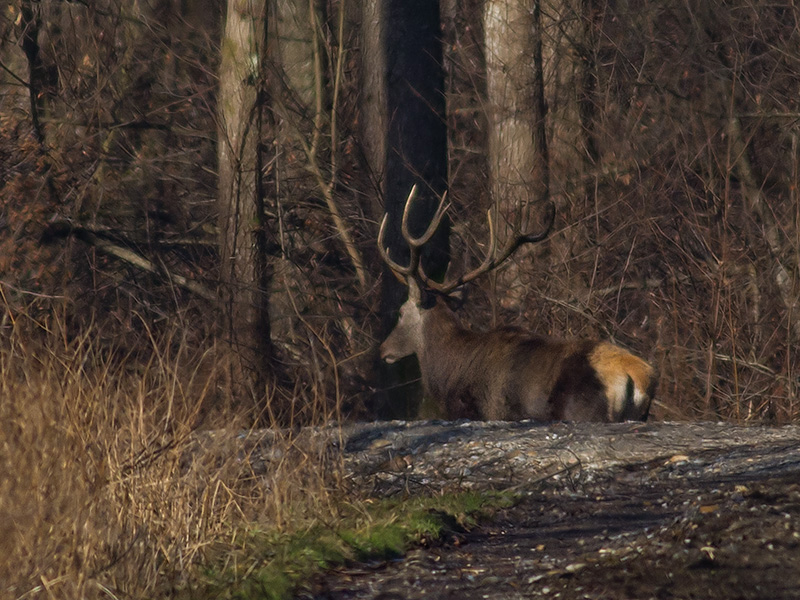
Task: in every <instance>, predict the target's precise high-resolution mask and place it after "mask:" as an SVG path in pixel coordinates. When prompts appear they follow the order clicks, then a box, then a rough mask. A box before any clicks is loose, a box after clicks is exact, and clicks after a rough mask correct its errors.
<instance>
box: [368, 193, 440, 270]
mask: <svg viewBox="0 0 800 600" xmlns="http://www.w3.org/2000/svg"><path fill="white" fill-rule="evenodd" d="M416 197H417V186H416V184H414V186H413V187H412V188H411V191H410V192H409V194H408V198H406V203H405V207H404V208H403V218H402V221H401V223H400V232H401V233H402V235H403V239H404V240H405V241H406V244H408V251H409V259H408V265H407V266H405V267H404V266H402V265H400V264H398V263H396V262H395V261H393V260H392V259H391V258H390V257H389V249H388V248H387V247H386V245H385V243H384V236H385V235H386V222H387V219H388V215H384V216H383V220H382V221H381V227H380V230H379V231H378V251H379V252H380V255H381V258H383V260H384V262H386V264H387V265H388V267H389V268H390V269H391V270H392V271H394V273H395V275H398V276H402V277H403V278H405V279H408V277H409V276H411V277H416V276H417V270H418V269H419V259H420V249H421V248H422V246H424V245H425V244H426V243H428V241H430V239H431V237H433V234H434V233H435V232H436V229H437V228H438V227H439V224H440V223H441V221H442V217H444V213H445V212H447V209H448V208H449V206H450V205H449V204H446V203H445V198H446V197H447V192H445V193H444V194H443V195H442V199H441V200H440V202H439V206H438V208H437V209H436V213H435V214H434V215H433V218H432V219H431V222H430V224H429V225H428V228H427V229H426V230H425V232H424V233H423V234H422V235H421V236H419V237H414V236H412V235H411V233H410V232H409V230H408V219H409V213H410V212H411V205H412V204H413V203H414V200H415V199H416ZM422 278H423V279H424V278H425V275H424V274H422Z"/></svg>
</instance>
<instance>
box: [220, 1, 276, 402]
mask: <svg viewBox="0 0 800 600" xmlns="http://www.w3.org/2000/svg"><path fill="white" fill-rule="evenodd" d="M264 24H265V0H229V1H228V8H227V18H226V22H225V27H224V31H223V37H222V45H221V51H222V57H221V58H222V60H221V63H220V78H219V82H220V83H219V86H220V87H219V109H218V110H219V127H220V129H219V142H218V144H219V150H218V151H219V199H218V202H219V231H220V233H219V236H220V237H219V248H220V261H221V262H220V278H221V284H222V287H221V296H222V298H221V299H222V302H223V305H224V319H225V329H226V335H227V336H228V340H229V342H230V344H231V347H232V349H233V350H234V352H235V355H236V357H237V358H238V364H239V366H240V367H241V372H242V373H243V374H246V375H247V377H245V378H244V379H242V378H241V377H237V378H236V379H235V380H238V381H240V382H243V383H244V382H245V381H246V382H247V383H249V384H250V385H251V387H250V390H248V391H249V392H250V394H251V395H252V396H253V397H254V398H255V399H256V400H258V399H261V398H263V397H264V395H265V392H266V390H265V387H264V386H265V384H267V383H268V381H269V379H270V355H271V352H270V350H271V345H270V320H269V311H268V295H267V293H266V289H267V283H268V280H269V271H268V261H267V257H266V256H265V253H264V248H263V235H264V231H263V229H262V220H263V206H262V202H263V201H262V198H261V189H260V185H259V160H258V154H257V151H258V142H259V136H260V120H261V119H260V111H259V107H258V102H259V93H258V90H259V82H260V81H261V63H262V56H263V46H264Z"/></svg>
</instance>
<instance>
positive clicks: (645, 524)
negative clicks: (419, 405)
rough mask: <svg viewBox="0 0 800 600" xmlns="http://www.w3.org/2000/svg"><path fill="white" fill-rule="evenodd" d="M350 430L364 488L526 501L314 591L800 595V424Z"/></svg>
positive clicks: (310, 590)
mask: <svg viewBox="0 0 800 600" xmlns="http://www.w3.org/2000/svg"><path fill="white" fill-rule="evenodd" d="M338 435H339V440H340V443H342V444H343V449H344V456H345V461H346V469H347V472H348V477H349V478H350V480H351V482H352V484H353V485H354V486H356V487H357V488H360V490H361V492H362V493H366V494H371V495H373V496H375V497H386V496H387V495H388V496H391V495H399V496H405V497H408V496H417V495H420V494H436V493H439V492H440V491H448V490H453V489H460V490H463V489H469V490H487V489H495V490H496V489H504V490H510V491H512V492H513V493H514V494H515V496H516V498H517V499H518V500H517V502H516V503H515V504H514V505H513V506H512V507H510V508H505V509H501V510H499V511H497V512H495V513H494V514H493V516H492V517H491V519H489V520H488V521H485V522H483V523H481V524H480V525H478V526H476V527H472V528H469V529H463V528H461V527H459V526H458V525H457V524H456V523H454V524H453V528H452V531H449V532H447V534H446V535H445V536H444V537H443V539H442V540H439V541H437V542H434V543H431V544H429V545H428V547H419V548H416V549H414V550H412V551H411V552H410V553H408V554H407V555H406V556H405V557H403V558H402V559H397V560H393V561H378V562H374V563H369V564H360V563H351V564H347V565H346V566H344V567H339V568H336V569H333V570H329V571H327V572H325V573H324V574H323V575H320V576H319V577H317V578H315V579H314V581H313V582H312V583H311V584H310V585H308V586H306V590H305V591H304V592H302V593H301V594H300V597H303V598H317V599H320V600H321V599H331V600H333V599H337V600H339V599H341V600H344V599H375V600H392V599H400V598H403V599H406V598H410V599H414V598H459V600H469V599H472V598H498V599H499V598H512V599H513V598H538V597H544V598H564V599H577V598H592V599H598V598H609V599H628V598H630V599H634V598H635V599H647V598H657V599H662V598H664V599H667V598H693V599H694V598H697V599H701V598H702V599H717V598H719V599H723V598H724V599H726V600H729V599H737V598H741V599H757V598H758V599H762V598H763V599H765V600H766V599H770V600H776V599H783V598H787V599H788V598H800V427H797V426H788V427H780V428H770V427H737V426H733V425H729V424H716V423H700V424H697V423H694V424H688V423H687V424H675V423H652V424H621V425H597V424H587V425H581V424H553V425H547V426H544V425H536V424H532V423H477V422H466V423H445V422H416V423H402V422H396V423H383V424H381V423H378V424H364V425H356V426H349V427H347V428H345V429H344V430H342V431H340V432H339V433H338Z"/></svg>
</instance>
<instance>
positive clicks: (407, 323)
mask: <svg viewBox="0 0 800 600" xmlns="http://www.w3.org/2000/svg"><path fill="white" fill-rule="evenodd" d="M416 195H417V186H416V185H415V186H414V187H412V188H411V192H410V193H409V194H408V198H407V199H406V203H405V207H404V208H403V217H402V221H401V223H400V231H401V234H402V236H403V239H404V240H405V242H406V244H407V245H408V249H409V261H408V264H407V265H405V266H403V265H400V264H398V263H397V262H395V261H394V260H392V259H391V257H390V256H389V250H388V249H387V248H386V245H385V242H384V236H385V234H386V223H387V219H388V215H384V217H383V220H382V221H381V227H380V231H379V233H378V250H379V251H380V254H381V257H382V258H383V260H384V262H385V263H386V264H387V265H388V266H389V268H390V269H391V270H392V272H393V273H394V274H395V276H396V277H397V278H398V279H400V280H401V281H402V282H403V283H405V285H406V286H408V299H407V300H406V302H405V303H404V304H403V305H402V306H401V307H400V318H399V320H398V322H397V325H396V326H395V327H394V329H393V330H392V331H391V333H390V334H389V336H388V337H387V338H386V340H385V341H384V342H383V344H381V348H380V354H381V358H382V359H383V360H385V361H386V362H389V363H393V362H396V361H397V360H399V359H401V358H403V357H405V356H409V355H411V354H417V355H419V354H420V351H421V349H422V343H423V341H422V340H423V335H422V332H423V328H424V327H425V320H426V315H427V314H428V313H429V312H430V311H432V310H434V309H435V308H436V307H437V306H441V308H440V309H439V310H440V311H442V310H445V309H446V307H444V305H443V304H441V302H440V301H439V300H437V298H436V297H435V295H434V294H432V293H431V292H434V293H436V294H440V295H447V294H449V293H450V292H452V291H453V290H455V289H456V288H458V287H459V286H462V285H464V284H465V283H468V282H470V281H472V280H474V279H476V278H477V277H479V276H481V275H483V274H484V273H488V272H489V271H492V270H494V269H496V268H497V267H499V266H500V265H501V264H502V263H503V262H504V261H505V260H506V259H508V258H509V257H510V256H511V255H512V254H513V253H514V252H515V251H516V250H517V249H518V248H519V247H520V246H522V245H523V244H530V243H536V242H540V241H542V240H543V239H545V238H546V237H547V236H548V235H549V233H550V229H551V228H552V226H553V221H554V220H555V207H554V206H553V205H552V204H550V205H549V207H548V214H547V217H546V224H545V227H544V229H543V230H542V231H541V232H538V233H534V234H530V233H528V234H523V235H518V236H516V237H514V238H513V239H511V240H510V241H509V242H508V243H507V244H506V246H505V247H504V248H503V250H502V251H501V252H499V253H497V236H496V234H495V230H494V223H493V221H492V214H491V211H489V212H488V213H487V219H488V223H489V244H488V251H487V253H486V257H485V258H484V259H483V261H482V262H481V264H480V265H479V266H478V267H477V268H475V269H473V270H471V271H468V272H467V273H464V274H462V275H461V276H459V277H456V278H454V279H450V280H446V281H443V282H438V281H434V280H432V279H431V278H430V277H428V276H427V275H426V273H425V271H424V270H423V268H422V265H421V263H420V254H421V250H422V247H423V246H424V245H425V244H426V243H427V242H428V241H429V240H430V239H431V238H432V237H433V234H434V233H435V232H436V229H437V228H438V227H439V225H440V223H441V221H442V218H443V217H444V215H445V213H446V212H447V209H448V208H449V204H448V203H447V201H446V197H447V194H445V195H443V196H442V199H441V200H440V202H439V206H438V207H437V209H436V212H435V213H434V215H433V218H432V219H431V222H430V224H429V225H428V227H427V229H426V230H425V232H424V233H423V234H422V235H420V236H419V237H414V236H412V235H411V233H410V232H409V227H408V220H409V213H410V212H411V207H412V205H413V203H414V201H415V199H416Z"/></svg>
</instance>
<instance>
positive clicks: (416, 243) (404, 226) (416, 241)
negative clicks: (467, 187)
mask: <svg viewBox="0 0 800 600" xmlns="http://www.w3.org/2000/svg"><path fill="white" fill-rule="evenodd" d="M416 198H417V185H416V184H414V187H412V188H411V192H409V194H408V198H407V199H406V206H405V208H404V209H403V221H402V223H401V231H402V233H403V239H404V240H405V241H406V243H407V244H408V245H409V246H410V247H411V248H420V247H421V246H424V245H425V244H427V243H428V242H429V241H430V239H431V238H432V237H433V234H434V233H436V230H437V229H438V228H439V225H440V223H441V222H442V217H444V213H446V212H447V209H448V208H450V204H449V203H446V199H447V192H446V191H445V193H444V194H442V198H441V200H439V206H438V207H437V208H436V212H435V213H434V215H433V218H432V219H431V222H430V223H429V224H428V228H427V229H426V230H425V232H424V233H423V234H422V235H421V236H419V237H414V236H412V235H411V232H410V231H409V230H408V218H409V217H408V215H409V213H411V205H412V204H413V203H414V201H415V200H416Z"/></svg>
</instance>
